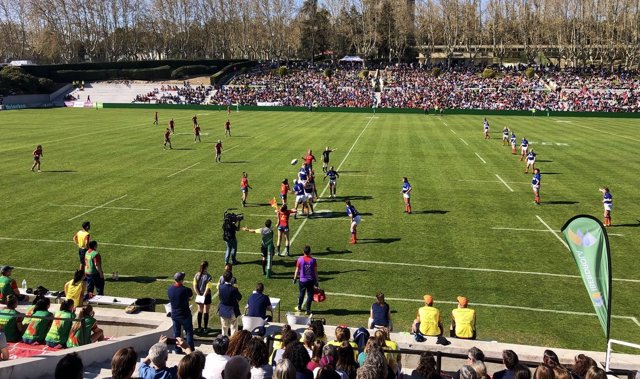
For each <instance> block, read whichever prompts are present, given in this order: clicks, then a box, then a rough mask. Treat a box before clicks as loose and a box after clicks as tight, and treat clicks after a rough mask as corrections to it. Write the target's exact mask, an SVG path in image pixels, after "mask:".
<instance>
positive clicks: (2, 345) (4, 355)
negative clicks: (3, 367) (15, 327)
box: [0, 330, 9, 361]
mask: <svg viewBox="0 0 640 379" xmlns="http://www.w3.org/2000/svg"><path fill="white" fill-rule="evenodd" d="M6 360H9V348H8V347H7V338H6V337H5V336H4V332H2V331H1V330H0V361H6Z"/></svg>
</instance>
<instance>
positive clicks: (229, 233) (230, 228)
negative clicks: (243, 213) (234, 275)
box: [222, 192, 245, 265]
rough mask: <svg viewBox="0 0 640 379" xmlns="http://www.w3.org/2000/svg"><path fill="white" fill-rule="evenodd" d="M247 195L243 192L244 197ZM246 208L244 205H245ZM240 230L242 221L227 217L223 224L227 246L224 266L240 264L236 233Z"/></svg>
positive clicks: (223, 236) (223, 234)
mask: <svg viewBox="0 0 640 379" xmlns="http://www.w3.org/2000/svg"><path fill="white" fill-rule="evenodd" d="M244 195H245V193H244V192H243V196H244ZM243 204H244V200H243ZM243 206H244V205H243ZM238 230H240V221H239V220H237V219H234V218H231V217H227V216H225V218H224V222H223V223H222V239H223V240H224V243H225V245H226V250H225V252H224V264H225V265H227V264H229V263H231V264H234V265H235V264H238V261H237V260H236V252H237V251H238V239H237V238H236V232H237V231H238Z"/></svg>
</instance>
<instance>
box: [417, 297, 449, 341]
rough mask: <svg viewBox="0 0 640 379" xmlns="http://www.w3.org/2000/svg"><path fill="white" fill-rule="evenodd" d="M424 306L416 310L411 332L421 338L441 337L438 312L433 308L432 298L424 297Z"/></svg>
mask: <svg viewBox="0 0 640 379" xmlns="http://www.w3.org/2000/svg"><path fill="white" fill-rule="evenodd" d="M423 299H424V306H423V307H421V308H418V313H417V314H416V319H415V320H414V321H413V327H412V330H411V331H412V332H413V333H420V334H422V335H423V336H441V335H442V329H443V328H442V320H441V319H440V311H439V310H438V309H437V308H435V307H434V306H433V297H432V296H431V295H424V296H423Z"/></svg>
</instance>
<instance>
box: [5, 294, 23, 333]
mask: <svg viewBox="0 0 640 379" xmlns="http://www.w3.org/2000/svg"><path fill="white" fill-rule="evenodd" d="M17 306H18V298H17V297H16V296H15V295H9V296H7V307H6V308H5V309H0V330H2V331H3V332H4V336H5V337H6V339H7V341H8V342H18V341H21V340H22V333H23V332H24V329H25V326H24V325H23V324H22V317H16V316H17V315H19V314H20V312H18V311H16V307H17Z"/></svg>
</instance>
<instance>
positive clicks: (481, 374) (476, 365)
mask: <svg viewBox="0 0 640 379" xmlns="http://www.w3.org/2000/svg"><path fill="white" fill-rule="evenodd" d="M471 367H473V369H474V370H475V371H476V375H477V377H478V379H489V376H488V375H487V366H485V364H484V362H482V361H475V362H473V364H472V365H471ZM539 379H542V378H539ZM549 379H553V378H549Z"/></svg>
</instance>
